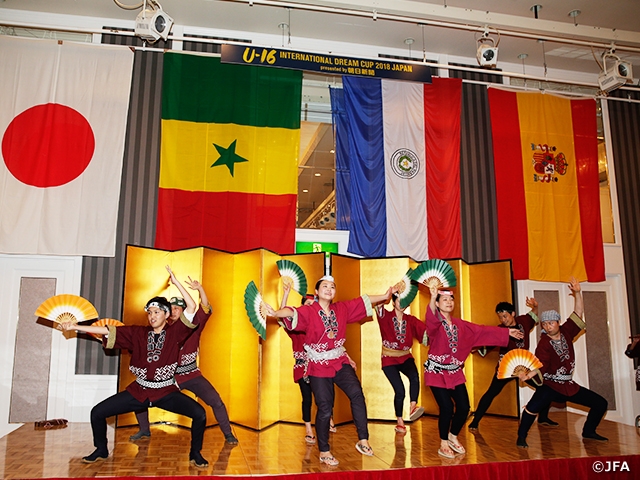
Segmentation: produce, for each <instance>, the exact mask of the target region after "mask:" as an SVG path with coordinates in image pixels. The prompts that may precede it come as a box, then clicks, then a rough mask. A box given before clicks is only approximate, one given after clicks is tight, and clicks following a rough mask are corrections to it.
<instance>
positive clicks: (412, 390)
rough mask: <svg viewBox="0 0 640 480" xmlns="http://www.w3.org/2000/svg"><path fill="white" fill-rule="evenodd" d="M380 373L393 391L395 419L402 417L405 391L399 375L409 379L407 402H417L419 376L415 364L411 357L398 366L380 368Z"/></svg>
mask: <svg viewBox="0 0 640 480" xmlns="http://www.w3.org/2000/svg"><path fill="white" fill-rule="evenodd" d="M382 371H383V372H384V374H385V375H386V377H387V379H388V380H389V383H391V386H392V387H393V391H394V392H395V395H394V397H393V407H394V409H395V412H396V417H402V406H403V404H404V396H405V390H404V383H403V382H402V377H400V373H403V374H404V375H405V376H406V377H407V378H408V379H409V400H411V401H412V402H417V401H418V395H420V374H419V373H418V369H417V368H416V362H415V360H414V359H413V357H409V358H408V359H407V360H406V361H405V362H403V363H401V364H399V365H388V366H386V367H382Z"/></svg>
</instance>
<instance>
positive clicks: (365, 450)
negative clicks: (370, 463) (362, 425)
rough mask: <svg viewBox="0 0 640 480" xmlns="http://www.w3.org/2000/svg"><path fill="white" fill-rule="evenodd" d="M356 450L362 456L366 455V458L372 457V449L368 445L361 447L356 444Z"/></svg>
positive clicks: (359, 444) (360, 444)
mask: <svg viewBox="0 0 640 480" xmlns="http://www.w3.org/2000/svg"><path fill="white" fill-rule="evenodd" d="M356 450H358V451H359V452H360V453H361V454H362V455H366V456H367V457H372V456H373V449H372V448H371V447H370V446H368V445H363V444H362V443H360V442H358V443H356Z"/></svg>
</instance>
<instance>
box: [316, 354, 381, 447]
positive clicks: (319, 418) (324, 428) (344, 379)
mask: <svg viewBox="0 0 640 480" xmlns="http://www.w3.org/2000/svg"><path fill="white" fill-rule="evenodd" d="M309 382H310V383H311V389H312V390H313V396H314V397H315V399H316V406H317V407H318V412H317V413H316V435H317V437H318V449H319V450H320V451H321V452H328V451H330V450H331V448H329V422H330V421H331V413H332V411H333V401H334V396H335V392H334V388H333V385H334V384H335V385H337V386H338V387H339V388H340V389H341V390H342V391H343V392H344V393H345V394H346V395H347V397H349V401H350V402H351V415H352V416H353V423H355V425H356V430H357V432H358V439H360V440H369V429H368V426H367V405H366V404H365V401H364V393H363V392H362V385H361V384H360V379H359V378H358V376H357V375H356V372H355V370H354V369H353V367H352V366H351V365H349V364H347V363H345V364H344V365H342V368H341V369H340V370H338V372H336V376H335V377H333V378H331V377H313V376H309Z"/></svg>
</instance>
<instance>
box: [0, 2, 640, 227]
mask: <svg viewBox="0 0 640 480" xmlns="http://www.w3.org/2000/svg"><path fill="white" fill-rule="evenodd" d="M120 2H121V3H123V4H128V5H132V6H135V5H136V4H139V3H140V1H137V2H136V1H135V0H120ZM536 3H539V5H541V8H539V9H538V10H537V18H536V12H535V11H534V9H532V6H533V5H534V4H536ZM160 4H161V5H162V8H163V10H164V11H165V12H166V13H167V14H169V15H170V16H171V17H173V19H174V22H175V26H174V29H173V31H172V33H173V35H177V36H179V35H181V34H182V33H185V34H189V33H191V34H197V35H207V34H209V35H211V33H210V32H211V29H215V30H216V31H217V32H218V33H217V35H220V34H221V33H223V34H224V35H227V36H229V37H231V38H238V39H245V38H247V37H249V39H251V40H252V41H254V43H259V44H265V45H270V46H275V47H285V48H290V49H294V50H305V51H325V52H328V51H329V50H328V49H331V50H330V51H331V53H332V54H336V55H354V51H349V48H351V49H352V50H356V51H357V52H358V53H357V54H356V55H355V56H358V57H363V56H368V57H377V56H378V55H379V54H387V55H396V56H401V57H412V58H415V59H416V60H418V61H420V60H422V59H423V56H424V57H426V58H427V59H428V60H432V61H435V62H438V63H444V62H447V61H448V62H451V63H466V64H473V63H474V62H475V60H474V57H475V52H476V40H477V38H478V37H479V36H480V35H481V34H482V32H483V31H484V30H485V28H488V30H489V32H490V35H491V36H492V37H494V38H495V39H497V33H496V31H498V32H500V43H499V57H498V68H500V69H502V70H503V71H506V72H515V73H524V74H526V75H531V76H537V77H545V76H546V77H547V78H549V79H556V78H558V79H561V78H563V77H566V73H563V71H567V70H571V71H573V72H580V73H581V74H584V78H585V82H587V83H592V84H594V85H595V84H596V80H597V74H598V73H599V72H600V66H599V65H598V63H597V62H596V60H594V55H596V56H597V57H600V55H601V54H602V53H603V52H605V51H606V50H607V49H608V48H609V45H610V44H611V42H615V44H616V47H617V48H616V54H618V55H619V56H620V57H621V58H622V59H623V60H626V61H629V62H631V63H633V67H634V69H635V72H636V78H637V77H638V76H639V75H638V74H639V73H640V20H639V19H640V1H639V0H608V1H606V2H604V1H602V0H554V1H549V0H413V1H410V0H375V1H370V0H359V1H355V2H347V1H346V0H330V1H324V0H295V1H294V0H292V2H283V1H279V0H162V1H160ZM319 10H324V11H319ZM574 10H579V11H580V14H579V15H577V16H576V17H572V16H570V15H569V12H571V11H574ZM138 11H139V10H134V11H132V10H125V9H123V8H120V7H119V6H118V5H116V4H115V3H114V1H113V0H53V1H52V0H0V25H1V24H2V23H3V22H5V21H7V19H9V20H13V19H16V18H23V19H25V18H26V19H29V21H30V23H32V24H34V25H38V24H45V23H46V24H49V25H56V24H60V25H68V21H67V20H65V17H61V16H58V15H73V16H81V17H91V18H86V19H83V20H82V22H86V27H87V28H94V29H100V28H101V27H102V26H104V25H110V26H112V25H113V26H117V27H122V28H133V25H134V20H135V17H136V15H137V12H138ZM27 12H39V13H27ZM42 12H44V13H45V14H46V15H43V13H42ZM43 19H46V20H43ZM83 25H84V24H83ZM241 32H251V33H250V34H247V33H241ZM407 39H413V43H412V44H409V42H410V40H409V41H407ZM318 40H322V42H321V43H318ZM541 40H544V41H541ZM576 43H577V44H576ZM347 44H357V45H358V47H357V49H354V48H353V47H349V46H348V45H347ZM362 52H369V53H367V54H363V53H362ZM423 52H424V53H423ZM523 54H526V57H525V58H522V57H523ZM311 77H316V76H313V75H312V76H309V75H307V74H305V78H311ZM319 78H320V79H318V78H314V79H313V80H312V83H313V84H314V85H316V88H312V89H311V90H309V89H307V90H306V92H307V93H306V94H307V96H310V97H313V98H307V99H303V102H305V101H309V102H310V103H314V104H317V103H323V102H324V103H328V94H327V93H322V92H326V91H327V89H326V85H323V81H322V80H321V78H322V77H319ZM333 81H334V82H335V79H334V80H333ZM325 83H327V84H328V83H329V82H325ZM309 92H311V93H309ZM317 92H320V93H317ZM304 94H305V92H303V95H304ZM318 96H320V97H324V98H320V99H319V98H317V97H318ZM311 146H313V149H312V148H310V147H311ZM332 148H333V133H332V130H331V128H326V127H322V126H321V125H319V124H318V123H308V124H304V125H303V129H302V139H301V168H300V177H299V184H300V192H299V201H300V218H299V223H301V222H302V221H303V220H304V218H306V216H307V215H308V212H309V211H311V210H313V209H315V208H317V207H318V206H319V205H320V204H321V203H322V201H323V200H324V199H325V198H326V197H327V195H328V194H329V193H331V191H333V171H332V169H333V152H332ZM317 173H320V176H316V175H315V174H317ZM303 190H309V192H303Z"/></svg>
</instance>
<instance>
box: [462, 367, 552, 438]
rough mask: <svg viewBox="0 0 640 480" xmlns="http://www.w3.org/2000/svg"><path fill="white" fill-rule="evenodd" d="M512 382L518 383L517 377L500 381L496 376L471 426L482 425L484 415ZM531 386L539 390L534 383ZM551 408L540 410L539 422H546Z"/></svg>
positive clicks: (481, 401) (548, 406)
mask: <svg viewBox="0 0 640 480" xmlns="http://www.w3.org/2000/svg"><path fill="white" fill-rule="evenodd" d="M512 380H515V381H516V382H517V381H518V379H517V378H515V377H511V378H504V379H499V378H498V377H497V376H496V375H494V376H493V379H492V380H491V385H489V388H488V389H487V391H486V392H485V393H484V395H482V398H481V399H480V402H478V408H477V409H476V411H475V412H474V414H473V422H471V425H473V426H476V427H477V426H478V424H479V423H480V420H482V417H484V414H485V413H487V410H488V409H489V407H490V406H491V403H492V402H493V399H494V398H496V397H497V396H498V394H500V392H501V391H502V389H503V388H504V387H505V386H506V385H507V384H508V383H509V382H511V381H512ZM527 383H529V382H527ZM530 385H531V386H532V387H534V388H537V386H536V385H535V384H533V382H531V383H530ZM550 407H551V404H549V405H547V406H546V407H543V408H542V410H540V412H539V416H538V421H540V420H546V419H547V418H548V416H549V408H550Z"/></svg>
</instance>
